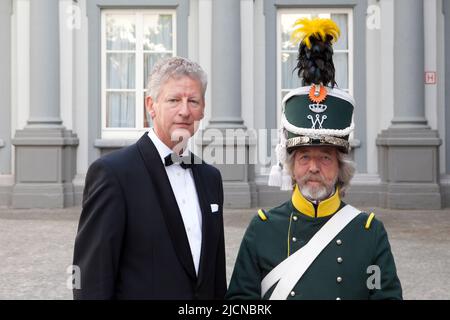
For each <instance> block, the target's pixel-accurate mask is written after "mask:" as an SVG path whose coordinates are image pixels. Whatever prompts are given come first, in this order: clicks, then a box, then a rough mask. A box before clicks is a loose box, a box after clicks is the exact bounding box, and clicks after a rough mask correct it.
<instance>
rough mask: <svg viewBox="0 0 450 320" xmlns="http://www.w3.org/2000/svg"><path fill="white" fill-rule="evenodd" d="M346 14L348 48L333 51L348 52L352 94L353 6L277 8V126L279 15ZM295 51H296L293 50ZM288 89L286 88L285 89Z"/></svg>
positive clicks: (279, 58)
mask: <svg viewBox="0 0 450 320" xmlns="http://www.w3.org/2000/svg"><path fill="white" fill-rule="evenodd" d="M286 13H289V14H305V13H309V14H324V13H329V14H347V17H348V35H347V39H348V40H347V41H348V48H347V50H334V52H335V53H338V52H343V53H348V90H345V91H347V92H348V93H349V94H350V95H352V96H353V92H354V72H353V71H354V64H355V60H354V20H353V19H354V17H353V14H354V13H353V8H351V7H345V8H336V7H311V8H308V7H283V8H278V10H277V12H276V29H277V30H276V44H277V49H276V50H277V52H276V59H277V65H276V87H277V93H276V98H277V126H278V127H279V126H280V123H281V107H282V97H283V89H282V87H281V86H282V77H281V73H282V67H281V52H282V48H281V39H282V37H281V15H282V14H286ZM295 52H297V51H295ZM285 90H288V89H285Z"/></svg>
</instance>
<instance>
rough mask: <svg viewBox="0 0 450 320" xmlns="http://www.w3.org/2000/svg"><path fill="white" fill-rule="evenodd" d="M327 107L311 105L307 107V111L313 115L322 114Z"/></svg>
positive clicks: (317, 104)
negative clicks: (313, 113)
mask: <svg viewBox="0 0 450 320" xmlns="http://www.w3.org/2000/svg"><path fill="white" fill-rule="evenodd" d="M327 108H328V107H327V106H326V105H325V104H321V103H313V104H310V105H309V110H311V111H312V112H315V113H322V112H325V110H327Z"/></svg>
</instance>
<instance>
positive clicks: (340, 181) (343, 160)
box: [285, 149, 356, 197]
mask: <svg viewBox="0 0 450 320" xmlns="http://www.w3.org/2000/svg"><path fill="white" fill-rule="evenodd" d="M297 150H298V149H297ZM297 150H294V151H293V152H291V153H289V154H288V156H287V158H286V162H285V167H286V169H287V171H288V173H289V174H290V175H291V177H292V184H293V185H295V183H296V181H295V179H294V158H295V153H296V151H297ZM336 151H337V152H336V153H337V159H338V164H339V173H338V178H337V181H336V187H338V188H339V195H340V196H341V197H344V196H345V192H346V191H347V190H348V188H349V186H350V181H351V180H352V178H353V175H354V174H355V170H356V164H355V162H354V161H353V160H352V159H351V158H350V157H349V155H348V154H346V153H343V152H342V151H340V150H339V149H337V150H336Z"/></svg>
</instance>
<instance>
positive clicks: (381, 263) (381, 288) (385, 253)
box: [369, 221, 403, 300]
mask: <svg viewBox="0 0 450 320" xmlns="http://www.w3.org/2000/svg"><path fill="white" fill-rule="evenodd" d="M376 227H377V230H376V245H375V254H374V262H373V267H374V268H373V271H372V273H371V274H372V276H373V281H370V283H371V284H372V285H373V286H374V287H375V288H373V289H371V290H370V291H369V299H370V300H401V299H403V297H402V287H401V284H400V280H399V278H398V276H397V269H396V266H395V261H394V256H393V255H392V251H391V246H390V244H389V239H388V235H387V232H386V229H385V228H384V225H383V223H382V222H380V221H378V223H377V226H376ZM378 267H379V273H380V276H379V277H378V279H379V280H380V281H378V280H377V274H376V273H377V272H378ZM369 277H370V275H369ZM377 282H378V283H377ZM378 284H379V285H378Z"/></svg>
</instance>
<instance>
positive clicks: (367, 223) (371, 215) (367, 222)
mask: <svg viewBox="0 0 450 320" xmlns="http://www.w3.org/2000/svg"><path fill="white" fill-rule="evenodd" d="M374 217H375V213H373V212H372V213H371V214H369V217H368V218H367V221H366V225H365V226H364V227H365V228H366V229H367V230H369V229H370V225H371V223H372V220H373V218H374Z"/></svg>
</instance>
